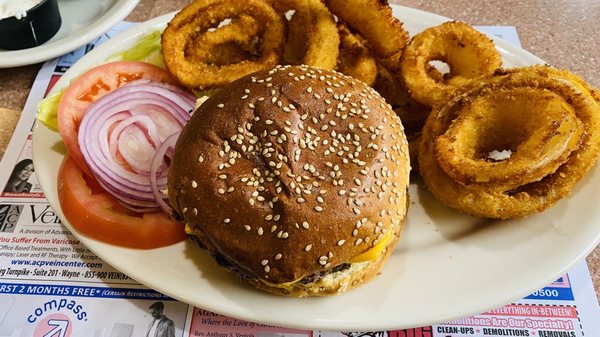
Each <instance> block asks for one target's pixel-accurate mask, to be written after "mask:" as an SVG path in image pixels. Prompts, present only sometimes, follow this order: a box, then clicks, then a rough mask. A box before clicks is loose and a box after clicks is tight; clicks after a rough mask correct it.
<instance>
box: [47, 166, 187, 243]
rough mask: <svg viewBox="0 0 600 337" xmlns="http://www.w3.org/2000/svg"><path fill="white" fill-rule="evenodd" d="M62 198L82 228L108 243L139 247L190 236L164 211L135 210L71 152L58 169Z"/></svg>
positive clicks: (73, 221)
mask: <svg viewBox="0 0 600 337" xmlns="http://www.w3.org/2000/svg"><path fill="white" fill-rule="evenodd" d="M58 199H59V201H60V206H61V208H62V210H63V212H64V214H65V216H66V218H67V219H68V220H69V223H71V225H72V226H73V227H75V229H77V231H78V232H80V233H82V234H84V235H86V236H89V237H91V238H94V239H96V240H99V241H103V242H106V243H110V244H114V245H118V246H123V247H129V248H139V249H152V248H158V247H163V246H168V245H171V244H175V243H177V242H180V241H183V240H185V238H186V234H185V229H184V224H183V223H180V222H177V221H175V220H173V219H171V218H170V217H169V215H168V214H166V213H164V212H160V211H158V212H149V213H143V214H139V213H134V212H131V211H129V210H127V209H126V208H124V207H123V206H121V205H120V204H119V203H118V202H117V199H116V198H114V197H113V196H111V195H110V194H108V193H106V192H104V191H103V190H102V188H101V187H100V186H99V185H98V183H97V182H96V181H95V180H93V178H91V177H89V176H85V175H84V174H83V172H82V171H81V169H79V167H78V166H77V164H76V163H75V161H74V160H73V159H71V157H70V156H69V155H67V156H65V158H64V160H63V162H62V165H61V167H60V171H59V173H58Z"/></svg>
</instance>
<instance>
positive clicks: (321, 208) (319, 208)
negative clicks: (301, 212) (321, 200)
mask: <svg viewBox="0 0 600 337" xmlns="http://www.w3.org/2000/svg"><path fill="white" fill-rule="evenodd" d="M322 210H323V207H321V206H315V211H317V212H321V211H322Z"/></svg>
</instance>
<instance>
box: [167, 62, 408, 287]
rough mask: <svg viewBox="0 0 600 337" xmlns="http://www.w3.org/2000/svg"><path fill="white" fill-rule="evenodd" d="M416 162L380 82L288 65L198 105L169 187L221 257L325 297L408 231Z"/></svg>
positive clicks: (273, 282) (383, 256)
mask: <svg viewBox="0 0 600 337" xmlns="http://www.w3.org/2000/svg"><path fill="white" fill-rule="evenodd" d="M409 172H410V163H409V158H408V145H407V142H406V138H405V135H404V130H403V127H402V124H401V122H400V120H399V118H398V117H397V116H396V115H395V113H394V112H393V111H392V110H391V107H390V106H389V105H388V104H387V103H386V102H385V101H384V100H383V99H382V98H381V97H380V96H379V94H378V93H377V92H376V91H375V90H373V89H372V88H370V87H368V86H366V85H365V84H364V83H362V82H360V81H358V80H355V79H353V78H350V77H347V76H345V75H343V74H340V73H338V72H335V71H330V70H322V69H319V68H314V67H308V66H280V67H277V68H275V69H272V70H270V71H262V72H258V73H254V74H252V75H250V76H247V77H244V78H242V79H240V80H237V81H235V82H233V83H232V84H231V85H229V86H228V87H226V88H224V89H222V90H220V91H219V92H217V93H216V94H215V95H213V96H212V97H211V98H209V99H208V100H207V101H206V102H204V103H203V104H202V105H201V106H200V107H199V108H198V110H197V111H196V112H195V113H194V115H193V116H192V118H191V120H190V121H189V122H188V124H187V125H186V126H185V127H184V129H183V131H182V133H181V135H180V137H179V140H178V142H177V145H176V147H175V154H174V157H173V159H172V162H171V166H170V169H169V177H168V188H169V192H168V193H169V199H170V202H171V205H172V207H173V208H174V212H175V214H176V216H178V217H181V218H182V219H184V221H185V222H186V223H187V224H188V228H189V234H190V235H191V236H192V237H193V238H194V239H195V241H196V242H198V243H199V244H200V246H201V247H203V248H205V249H206V250H207V251H208V252H209V253H210V254H211V255H212V256H213V257H215V259H216V260H217V262H219V263H220V264H221V265H223V266H224V267H226V268H228V269H230V270H232V271H234V272H235V273H236V274H238V275H239V276H240V277H241V278H243V279H245V280H248V281H249V282H250V283H251V284H253V285H255V286H256V287H258V288H260V289H263V290H266V291H269V292H272V293H276V294H281V295H289V296H319V295H329V294H334V293H339V292H343V291H346V290H348V289H350V288H352V287H355V286H357V285H359V284H362V283H364V282H365V281H367V280H369V279H371V278H372V277H374V276H375V275H377V273H378V272H379V270H380V269H381V268H382V266H383V265H384V263H385V261H386V260H387V258H388V257H389V255H390V254H391V252H392V251H393V249H394V248H395V246H396V244H397V241H398V238H399V237H400V229H401V227H402V223H403V220H404V217H405V215H406V211H407V201H408V195H407V186H408V179H409Z"/></svg>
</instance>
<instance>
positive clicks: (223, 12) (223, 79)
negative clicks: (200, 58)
mask: <svg viewBox="0 0 600 337" xmlns="http://www.w3.org/2000/svg"><path fill="white" fill-rule="evenodd" d="M241 15H247V16H250V17H252V18H254V19H255V20H256V22H258V23H260V24H261V25H262V26H261V29H260V34H259V35H258V37H259V40H260V45H259V46H258V52H259V55H257V57H256V59H255V60H243V61H241V62H239V63H235V64H229V65H215V64H210V63H207V62H194V60H190V59H189V57H188V55H187V53H186V51H188V50H189V48H190V47H189V45H190V44H194V45H195V43H194V41H195V40H196V39H197V38H198V36H199V35H202V34H206V33H207V32H208V31H209V29H212V28H215V31H214V32H217V31H219V30H220V29H222V28H218V25H219V24H220V23H221V22H223V21H224V20H226V19H235V18H237V17H239V16H241ZM223 28H224V27H223ZM284 33H285V28H284V22H283V18H282V17H281V15H279V14H277V13H276V12H275V10H274V9H273V8H272V7H271V6H270V5H269V4H268V3H266V2H265V1H263V0H246V1H233V0H229V1H228V0H196V1H194V2H192V3H190V4H189V5H187V6H186V7H184V8H183V9H182V10H181V11H180V12H179V13H177V14H176V15H175V17H174V18H173V19H172V20H171V21H170V22H169V24H168V25H167V28H166V29H165V31H164V32H163V35H162V40H161V43H162V53H163V58H164V61H165V66H166V67H167V70H168V71H169V72H170V73H171V74H173V76H174V77H175V78H177V79H178V80H179V81H180V82H181V83H182V84H183V85H185V86H187V87H189V88H194V89H201V90H204V89H210V88H215V87H221V86H224V85H226V84H228V83H231V82H232V81H234V80H236V79H238V78H240V77H243V76H245V75H248V74H251V73H253V72H256V71H258V70H262V69H267V68H271V67H273V66H275V65H276V64H277V63H279V62H280V60H281V57H280V55H281V54H282V51H283V44H284V36H285V34H284ZM225 35H227V34H225ZM215 36H216V33H215ZM225 42H227V41H223V43H225Z"/></svg>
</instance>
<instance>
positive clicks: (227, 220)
mask: <svg viewBox="0 0 600 337" xmlns="http://www.w3.org/2000/svg"><path fill="white" fill-rule="evenodd" d="M223 222H224V223H230V222H231V219H229V218H225V220H223Z"/></svg>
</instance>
